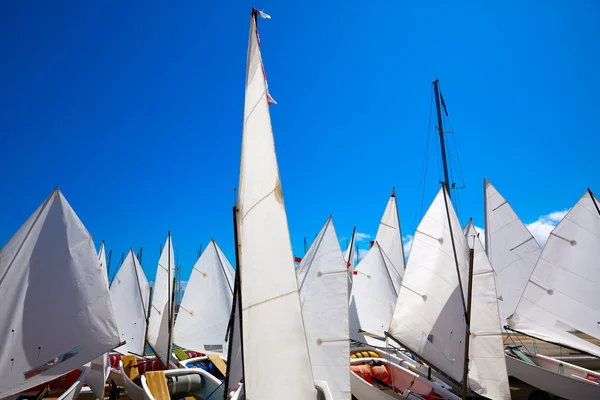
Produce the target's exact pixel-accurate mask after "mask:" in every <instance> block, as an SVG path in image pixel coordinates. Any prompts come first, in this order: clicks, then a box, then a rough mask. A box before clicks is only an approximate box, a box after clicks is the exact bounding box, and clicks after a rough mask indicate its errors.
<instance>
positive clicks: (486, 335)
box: [464, 221, 510, 400]
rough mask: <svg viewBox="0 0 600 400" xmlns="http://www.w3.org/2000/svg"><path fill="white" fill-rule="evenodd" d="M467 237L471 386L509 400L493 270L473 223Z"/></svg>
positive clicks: (498, 399)
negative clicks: (470, 255)
mask: <svg viewBox="0 0 600 400" xmlns="http://www.w3.org/2000/svg"><path fill="white" fill-rule="evenodd" d="M464 232H465V237H466V238H467V243H468V245H469V247H470V248H472V249H473V250H474V260H473V291H472V294H473V297H472V301H471V325H470V332H471V339H470V342H469V387H470V388H471V390H473V391H475V392H476V393H479V394H480V395H482V396H484V397H487V398H488V399H491V400H509V399H510V386H509V384H508V374H507V371H506V361H505V360H504V357H505V356H504V343H503V341H502V329H501V328H500V326H499V325H498V319H499V318H500V311H499V309H498V296H497V294H496V281H495V277H494V270H493V269H492V266H491V264H490V261H489V260H488V258H487V254H486V253H485V250H484V249H483V245H482V244H481V240H480V239H479V234H478V233H477V232H476V231H475V226H474V225H473V222H472V221H469V223H468V224H467V226H466V227H465V230H464Z"/></svg>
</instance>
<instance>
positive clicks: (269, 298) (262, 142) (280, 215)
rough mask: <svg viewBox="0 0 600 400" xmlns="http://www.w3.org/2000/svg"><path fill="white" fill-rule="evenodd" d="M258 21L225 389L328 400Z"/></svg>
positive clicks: (249, 70)
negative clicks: (317, 373)
mask: <svg viewBox="0 0 600 400" xmlns="http://www.w3.org/2000/svg"><path fill="white" fill-rule="evenodd" d="M259 16H260V17H263V18H269V17H268V16H267V15H266V14H264V13H262V12H260V11H258V10H256V9H252V13H251V15H250V34H249V40H248V59H247V64H246V98H245V106H244V128H243V134H242V156H241V162H240V181H239V192H238V199H237V205H236V207H234V232H235V243H236V264H237V267H236V280H235V288H234V305H233V308H232V311H233V315H232V320H231V323H230V329H229V332H228V337H229V338H230V340H232V343H231V345H230V346H229V354H228V357H227V359H228V366H227V367H228V371H227V372H228V379H227V380H226V390H225V392H226V394H227V392H229V390H230V389H231V388H235V387H236V386H237V383H238V382H239V379H240V377H241V375H243V390H244V391H245V395H246V398H260V399H263V400H268V399H280V398H286V399H291V400H294V399H298V400H306V399H311V398H325V399H331V398H332V394H331V391H330V388H329V386H328V383H327V382H324V381H317V382H316V381H315V380H314V378H313V372H312V366H311V362H310V357H309V349H308V345H307V337H306V333H305V332H306V330H305V326H304V320H303V316H302V307H301V302H300V295H299V290H298V282H297V279H296V271H295V267H294V257H293V253H292V246H291V242H290V234H289V230H288V224H287V216H286V212H285V206H284V203H283V192H282V189H281V182H280V176H279V169H278V165H277V156H276V153H275V143H274V138H273V131H272V127H271V118H270V114H269V104H270V103H274V101H273V99H272V97H271V96H270V94H269V91H268V86H267V81H266V75H265V73H264V67H263V63H262V58H261V53H260V42H259V40H258V30H257V19H258V17H259ZM236 342H238V343H239V344H240V346H239V347H238V346H236V345H234V344H235V343H236ZM240 349H241V351H238V350H240ZM267 371H268V372H267ZM230 377H231V378H230Z"/></svg>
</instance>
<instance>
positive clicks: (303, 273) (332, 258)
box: [296, 217, 352, 400]
mask: <svg viewBox="0 0 600 400" xmlns="http://www.w3.org/2000/svg"><path fill="white" fill-rule="evenodd" d="M346 265H347V264H346V261H345V260H344V257H343V255H342V249H341V248H340V243H339V241H338V237H337V234H336V232H335V227H334V226H333V221H332V218H331V217H329V219H328V220H327V222H326V223H325V225H324V226H323V228H322V229H321V232H319V234H318V235H317V238H316V239H315V241H314V242H313V244H312V245H311V246H310V249H309V250H308V252H307V253H306V255H305V256H304V258H303V259H302V262H301V263H300V266H299V267H298V269H297V270H296V273H297V276H298V284H299V286H300V302H301V304H302V315H303V317H304V326H305V328H306V337H307V341H308V350H309V353H310V362H311V365H312V371H313V376H314V379H316V380H319V381H325V382H327V383H328V384H329V388H330V390H331V395H332V396H333V399H334V400H341V399H345V400H350V399H351V397H352V395H351V393H350V374H349V373H348V371H349V368H350V362H349V359H348V355H349V354H350V337H349V330H348V283H347V282H348V279H347V275H346V274H347V266H346Z"/></svg>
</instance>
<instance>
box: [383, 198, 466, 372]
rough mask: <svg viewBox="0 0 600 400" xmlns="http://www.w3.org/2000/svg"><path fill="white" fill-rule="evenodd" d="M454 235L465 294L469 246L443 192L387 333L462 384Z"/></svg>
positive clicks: (413, 254) (418, 236)
mask: <svg viewBox="0 0 600 400" xmlns="http://www.w3.org/2000/svg"><path fill="white" fill-rule="evenodd" d="M446 204H447V207H448V211H447V209H446ZM447 212H448V213H449V215H450V222H451V224H450V225H449V223H448V222H449V221H448V214H447ZM451 231H452V237H453V238H454V247H455V249H456V258H457V259H458V266H459V268H458V269H459V271H460V279H461V281H462V282H463V290H464V291H466V290H467V287H466V285H467V283H468V282H467V279H468V274H469V264H468V252H469V247H468V245H467V241H466V238H465V236H464V234H463V232H462V229H461V227H460V223H459V221H458V217H457V216H456V212H455V211H454V207H453V206H452V203H451V201H450V198H449V196H448V195H447V194H446V195H445V191H444V189H440V191H439V193H438V194H437V196H436V198H435V200H434V201H433V203H432V204H431V206H430V207H429V209H428V210H427V213H426V214H425V216H424V217H423V220H422V221H421V223H420V224H419V226H418V227H417V231H416V232H415V236H414V238H413V245H412V249H411V251H410V256H409V258H408V264H407V266H406V271H405V273H404V280H403V282H402V289H400V294H399V295H398V302H397V304H396V308H395V310H394V317H393V319H392V323H391V324H390V330H389V333H390V334H391V335H392V336H393V337H394V338H395V339H398V340H400V341H401V342H402V344H404V345H405V346H406V347H407V348H409V349H410V350H411V352H415V353H417V355H419V356H421V357H422V358H424V359H425V360H427V361H428V362H430V363H431V364H432V365H433V366H435V367H436V368H439V369H441V370H442V371H444V372H445V373H446V374H448V375H450V376H451V377H452V378H454V379H455V380H456V381H458V382H461V381H462V378H463V366H464V340H465V332H466V322H465V308H464V305H463V300H462V293H461V288H460V286H459V275H458V273H457V266H456V261H455V252H454V250H453V246H452V237H451V233H450V232H451ZM464 297H465V302H466V301H467V298H466V297H467V296H466V295H465V296H464Z"/></svg>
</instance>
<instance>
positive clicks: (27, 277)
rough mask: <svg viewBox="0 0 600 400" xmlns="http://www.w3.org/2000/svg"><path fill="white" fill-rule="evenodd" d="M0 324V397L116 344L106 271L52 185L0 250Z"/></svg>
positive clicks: (78, 364) (76, 365) (89, 239)
mask: <svg viewBox="0 0 600 400" xmlns="http://www.w3.org/2000/svg"><path fill="white" fill-rule="evenodd" d="M0 321H2V324H0V338H1V339H0V398H4V397H7V396H9V395H12V394H15V393H19V392H22V391H24V390H26V389H29V388H31V387H34V386H37V385H39V384H42V383H44V382H47V381H50V380H52V379H54V378H57V377H59V376H61V375H63V374H65V373H67V372H69V371H71V370H73V369H76V368H79V367H81V366H82V365H84V364H86V363H87V362H89V361H91V360H93V359H95V358H96V357H99V356H100V355H102V354H104V353H106V352H107V351H109V350H110V349H111V348H113V347H115V346H116V345H118V343H119V334H118V331H117V324H116V322H115V318H114V315H113V310H112V304H111V301H110V296H109V293H108V285H107V280H106V270H105V269H104V268H103V267H101V266H100V262H99V261H98V255H97V254H96V249H95V247H94V242H93V241H92V237H91V236H90V234H89V232H88V231H87V229H86V228H85V226H84V225H83V223H82V222H81V220H80V219H79V218H78V217H77V215H76V214H75V211H73V209H72V208H71V206H70V205H69V203H68V202H67V200H66V199H65V197H64V196H63V195H62V193H61V192H60V191H59V190H58V188H57V189H55V190H54V191H53V192H52V194H50V196H49V197H48V198H46V200H45V201H44V202H43V203H42V205H41V206H40V207H38V209H37V210H36V211H35V212H34V214H33V215H32V216H31V217H30V218H29V219H28V220H27V221H26V222H25V224H24V225H23V226H22V227H21V228H20V229H19V230H18V231H17V233H16V234H15V235H14V236H13V238H12V239H11V240H10V241H9V242H8V243H7V244H6V246H5V247H4V248H3V249H2V251H1V252H0Z"/></svg>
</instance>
